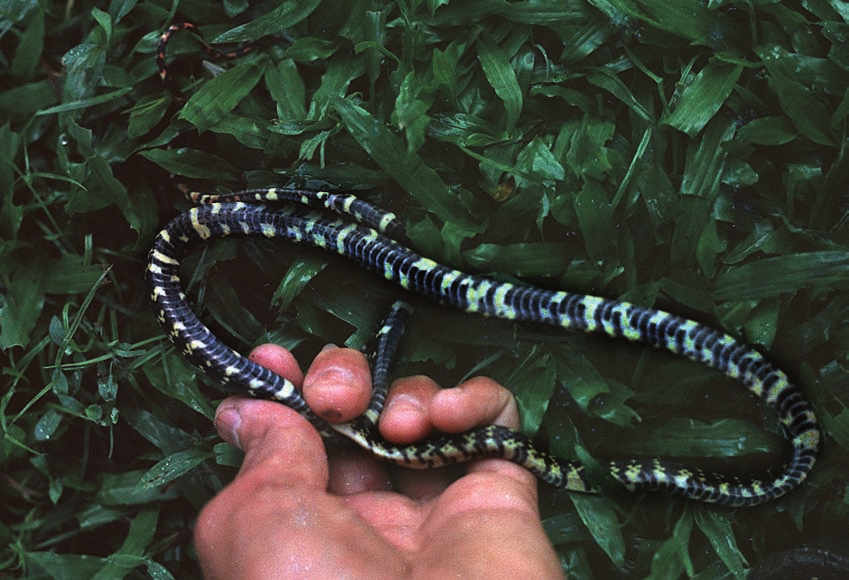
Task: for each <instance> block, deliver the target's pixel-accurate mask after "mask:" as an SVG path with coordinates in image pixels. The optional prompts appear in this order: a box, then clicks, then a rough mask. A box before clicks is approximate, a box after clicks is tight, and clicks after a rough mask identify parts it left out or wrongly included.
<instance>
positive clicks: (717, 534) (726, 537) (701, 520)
mask: <svg viewBox="0 0 849 580" xmlns="http://www.w3.org/2000/svg"><path fill="white" fill-rule="evenodd" d="M694 511H695V516H696V525H697V526H699V529H700V530H701V531H702V532H703V533H704V535H705V536H707V538H708V541H709V542H710V544H711V546H713V549H714V550H715V551H716V553H717V554H718V555H719V557H720V559H721V560H722V561H723V562H724V563H725V565H726V566H727V567H728V570H729V571H730V572H731V574H732V575H733V576H734V577H735V578H739V579H743V578H745V577H746V564H747V561H746V557H745V556H744V555H743V553H742V552H741V551H740V548H739V547H738V546H737V542H736V541H735V537H734V530H733V529H732V527H731V522H732V520H733V516H732V515H731V513H730V512H724V511H718V510H711V509H706V508H704V507H702V506H698V507H697V508H696V509H695V510H694Z"/></svg>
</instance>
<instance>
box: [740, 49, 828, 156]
mask: <svg viewBox="0 0 849 580" xmlns="http://www.w3.org/2000/svg"><path fill="white" fill-rule="evenodd" d="M756 52H757V54H758V56H759V57H760V58H761V60H762V61H763V63H764V66H766V69H767V72H768V73H769V76H768V77H767V81H768V82H769V86H770V87H771V88H772V89H773V90H774V91H775V93H776V94H777V95H778V100H779V102H780V103H781V108H782V109H783V110H784V113H785V114H786V115H787V116H788V117H789V118H790V120H791V121H793V124H794V125H795V126H796V129H798V130H799V132H800V133H801V134H802V135H804V136H805V137H807V138H808V139H810V140H811V141H813V142H814V143H819V144H820V145H831V144H833V143H834V140H833V139H832V137H831V134H830V133H831V131H830V129H829V127H830V123H831V111H829V107H828V106H827V105H826V104H825V103H824V102H823V100H822V98H821V97H820V95H818V94H816V93H815V92H814V91H813V90H812V89H811V88H810V87H808V86H806V85H805V84H804V83H802V82H801V81H799V80H797V79H798V70H797V67H798V66H799V62H798V60H796V59H794V58H793V56H792V55H791V54H790V53H788V52H787V51H786V50H784V49H783V48H781V47H780V46H777V45H766V46H761V47H758V48H757V49H756Z"/></svg>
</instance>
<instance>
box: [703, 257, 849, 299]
mask: <svg viewBox="0 0 849 580" xmlns="http://www.w3.org/2000/svg"><path fill="white" fill-rule="evenodd" d="M847 283H849V254H847V253H846V252H843V251H822V252H806V253H799V254H789V255H787V256H775V257H772V258H763V259H761V260H757V261H754V262H747V263H745V264H743V265H741V266H738V267H735V268H731V269H729V270H728V271H727V272H725V273H723V274H720V275H719V276H717V278H716V280H715V281H714V284H713V295H714V298H716V300H746V299H749V298H755V297H765V296H775V295H777V294H783V293H785V292H794V291H796V290H799V289H802V288H845V287H846V284H847Z"/></svg>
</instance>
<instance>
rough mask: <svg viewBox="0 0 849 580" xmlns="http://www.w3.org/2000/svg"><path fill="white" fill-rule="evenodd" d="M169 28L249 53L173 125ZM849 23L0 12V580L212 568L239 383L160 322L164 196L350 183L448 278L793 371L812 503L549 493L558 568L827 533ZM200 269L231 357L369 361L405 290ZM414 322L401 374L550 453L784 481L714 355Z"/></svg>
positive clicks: (834, 445) (837, 414) (293, 254)
mask: <svg viewBox="0 0 849 580" xmlns="http://www.w3.org/2000/svg"><path fill="white" fill-rule="evenodd" d="M185 20H189V21H192V22H194V23H195V24H196V25H198V26H199V27H200V29H201V30H202V31H203V32H204V34H205V36H206V38H207V39H209V40H210V41H212V42H213V43H215V44H216V45H217V46H222V47H226V48H227V49H230V48H233V47H237V46H241V45H242V44H243V43H246V42H251V41H257V44H256V47H255V50H253V51H252V52H250V53H249V54H247V55H245V56H243V57H240V58H238V59H235V60H226V61H217V62H215V63H214V64H204V62H203V60H204V58H205V56H204V52H203V51H202V46H201V44H200V43H199V41H198V40H197V38H196V37H195V36H194V35H192V34H189V33H180V34H177V35H175V36H174V38H173V42H172V43H171V45H170V47H169V62H173V64H172V66H171V68H172V71H173V74H174V78H175V80H176V81H177V82H178V84H179V85H180V86H181V87H182V89H183V91H184V93H185V95H186V96H187V100H186V101H184V102H181V101H179V100H177V99H175V98H174V97H173V96H172V95H171V94H170V93H169V92H168V91H167V90H166V88H165V87H164V86H163V84H162V83H161V82H160V80H159V78H158V75H157V71H156V65H155V51H156V48H157V43H158V37H159V35H160V34H161V33H162V32H163V31H164V30H165V29H166V27H167V26H168V25H169V24H172V23H176V22H181V21H185ZM847 21H849V10H847V8H846V5H845V3H843V2H842V1H840V0H805V1H802V2H784V3H775V2H772V1H761V0H750V1H748V2H743V1H739V2H735V1H711V2H702V1H697V0H557V1H554V0H528V1H523V2H513V3H509V2H506V1H504V0H465V1H460V0H453V1H451V2H449V1H448V0H426V1H422V0H400V1H399V2H397V3H396V2H384V1H380V0H370V1H365V0H352V1H346V2H341V1H337V2H331V1H328V0H325V1H322V0H305V1H303V2H297V3H295V2H284V3H280V2H276V1H275V2H271V1H262V2H254V3H251V4H250V5H249V4H248V3H247V2H243V1H239V0H231V1H228V2H223V3H213V2H204V1H200V0H190V1H183V2H180V3H179V4H178V3H176V2H174V3H172V2H167V1H165V0H140V1H136V0H123V1H122V0H114V1H113V2H111V3H109V5H108V7H107V6H106V3H98V2H93V1H92V0H77V1H76V2H68V3H66V4H62V3H58V2H49V1H47V0H45V1H44V2H41V3H38V2H34V1H33V2H20V1H18V0H0V30H2V32H3V34H2V36H1V37H0V47H2V51H0V86H2V87H3V91H2V93H0V348H2V352H3V358H2V365H3V378H2V385H3V387H2V391H0V428H2V436H3V440H2V446H0V493H2V497H0V500H2V501H0V577H10V578H17V577H28V578H58V579H66V578H98V579H101V578H104V579H105V578H145V577H152V578H155V579H165V578H181V579H183V578H198V577H199V572H198V567H197V563H196V561H195V558H194V554H193V551H192V548H191V541H190V540H191V529H192V522H193V519H194V517H195V516H196V514H197V512H198V510H199V509H200V507H201V506H202V505H203V504H204V503H205V502H206V501H208V500H209V499H210V498H211V497H212V496H213V495H214V494H215V493H216V491H218V490H219V489H221V487H222V486H223V485H225V484H226V482H227V481H228V480H229V479H230V478H231V477H232V476H233V474H234V473H235V469H234V466H235V465H238V461H239V457H238V455H237V454H236V453H235V452H233V451H232V450H230V449H228V448H227V447H226V446H225V445H224V444H222V443H221V442H220V440H219V439H218V438H217V437H216V436H215V434H214V430H213V428H212V425H211V421H210V419H211V417H212V413H213V409H214V405H215V403H216V401H217V400H220V399H221V398H222V397H223V396H224V393H223V392H222V391H221V390H220V389H218V388H217V387H215V386H214V385H210V384H208V383H207V382H205V381H204V380H202V379H200V378H199V377H197V376H196V373H195V372H194V371H193V370H192V369H191V368H190V367H188V366H187V365H186V363H184V362H183V360H182V358H181V357H180V356H179V355H178V354H177V353H175V352H174V351H173V349H172V348H171V347H170V345H169V343H167V341H165V340H164V339H163V334H162V331H161V329H159V327H158V326H157V325H156V323H155V321H154V319H153V316H152V315H151V312H150V310H149V307H148V304H147V295H146V294H147V292H146V289H145V288H144V285H143V269H144V264H145V259H146V252H147V249H148V246H149V244H150V243H151V240H152V238H153V236H154V235H155V233H156V231H158V229H159V227H160V226H161V225H162V224H163V223H164V222H165V221H166V220H167V219H168V218H170V217H172V216H174V215H176V213H177V212H179V211H181V210H182V209H185V208H186V207H188V202H187V201H186V200H184V199H183V198H182V196H181V195H180V193H179V191H178V190H177V189H176V187H175V183H176V182H177V181H187V182H190V183H192V184H193V185H195V186H198V187H203V188H206V189H209V190H213V191H215V190H233V189H240V188H244V187H247V186H250V187H255V186H265V185H285V184H289V183H294V184H297V185H307V186H310V185H320V186H323V185H325V184H332V185H333V186H337V187H340V188H343V189H353V190H358V191H360V192H361V194H362V195H363V196H364V197H366V198H368V199H371V200H372V201H375V202H376V203H379V204H380V205H383V206H385V207H387V208H390V209H392V210H394V211H396V213H398V214H399V215H400V216H401V218H402V219H403V220H404V221H405V223H406V224H407V230H408V232H409V235H410V238H411V239H412V241H413V244H414V245H415V247H416V248H418V249H419V250H421V251H422V252H424V253H425V254H427V255H428V256H430V257H432V258H434V259H438V260H441V261H444V262H447V263H450V264H452V265H455V266H458V267H461V268H463V269H467V270H473V271H478V272H486V273H495V274H496V275H498V276H501V277H504V278H520V277H521V278H526V279H529V280H531V281H533V282H535V283H538V284H542V285H545V286H548V287H552V288H563V289H570V290H575V291H581V292H592V293H595V294H601V295H605V296H612V297H623V298H626V299H629V300H632V301H636V302H639V303H642V304H646V305H657V306H660V307H663V308H665V309H668V310H672V311H674V312H676V313H679V314H682V315H685V316H689V317H692V318H696V319H699V320H702V321H705V322H708V323H710V324H712V325H715V326H718V327H721V328H723V329H725V330H726V331H728V332H730V333H732V334H734V335H737V336H740V337H742V338H743V339H744V340H746V341H747V342H750V343H752V344H755V345H757V346H758V347H760V348H761V349H763V350H764V351H767V352H769V355H770V357H771V358H772V359H773V360H775V361H777V362H778V363H780V364H781V365H782V366H783V368H785V369H787V370H788V372H789V373H790V374H791V375H792V376H794V377H796V378H797V379H798V380H799V382H800V384H801V385H802V388H803V390H804V391H805V393H806V394H807V395H808V397H809V398H810V399H811V400H812V401H813V403H814V405H815V407H816V410H817V412H818V414H819V416H820V418H821V420H822V424H823V428H824V432H825V444H824V446H823V451H822V454H821V459H820V462H819V463H818V464H817V467H816V470H815V472H814V473H813V476H812V478H811V480H810V483H809V484H808V485H806V486H805V487H804V488H803V489H801V490H800V491H799V492H797V493H795V494H793V495H791V496H790V497H787V498H785V499H782V500H780V501H778V502H774V503H771V504H768V505H766V506H764V507H761V508H755V509H751V510H739V511H733V510H727V509H722V508H712V507H705V506H702V505H696V504H693V503H692V502H687V501H682V500H674V499H669V498H665V497H651V498H640V497H635V496H631V495H628V494H619V493H615V492H614V493H612V495H611V496H609V497H589V496H580V495H576V494H569V493H566V492H554V491H551V490H548V489H544V490H543V493H542V497H541V509H542V512H543V519H544V525H545V526H546V529H547V530H548V532H549V534H550V537H551V539H552V541H553V542H554V544H555V545H556V548H557V550H558V552H559V553H560V554H561V556H562V560H563V564H564V569H566V570H567V571H568V573H569V576H570V578H577V579H585V578H616V577H622V578H626V577H627V578H656V579H668V578H677V577H694V578H699V579H708V578H710V579H713V578H743V577H745V575H746V571H747V569H749V568H750V567H757V566H759V565H760V564H761V562H762V561H764V560H765V559H766V558H768V557H769V555H770V554H773V553H775V552H778V551H782V550H793V549H794V548H797V547H799V546H800V545H802V544H803V543H809V544H814V545H816V543H817V542H820V541H822V540H825V539H828V538H833V537H838V538H842V537H843V535H842V534H845V532H844V530H845V523H846V521H847V520H846V518H847V509H849V493H848V492H849V489H847V480H846V476H845V474H846V473H847V469H849V454H847V449H849V412H847V410H846V405H845V401H847V400H849V376H847V371H846V369H847V361H846V353H847V352H849V331H847V328H849V326H847V324H846V322H847V320H849V293H847V291H846V289H847V287H849V251H847V250H849V220H847V215H849V193H847V189H846V183H849V159H847V155H846V145H847V144H848V143H849V140H847V137H846V129H847V123H846V115H847V112H849V98H847V95H848V94H849V92H847V89H848V88H849V41H847V39H849V24H847ZM219 43H225V44H219ZM171 174H174V175H175V176H176V178H172V177H171V176H170V175H171ZM189 262H191V263H190V264H188V266H189V268H190V271H192V272H194V274H193V275H192V276H190V278H191V280H192V281H191V294H192V296H193V297H194V299H195V301H196V302H197V303H199V304H201V311H202V313H203V316H204V318H205V319H206V320H208V321H209V322H210V324H212V325H213V326H214V328H216V329H217V331H218V332H219V334H220V335H221V336H222V337H224V338H225V339H226V340H227V341H228V343H230V344H231V345H233V346H234V347H236V348H239V349H241V350H243V351H247V350H248V349H249V348H250V347H251V346H252V345H255V344H257V343H259V342H263V341H266V340H269V339H271V340H275V341H277V342H280V343H281V344H284V345H287V346H289V347H294V348H295V349H296V353H297V354H298V355H299V357H300V358H301V360H303V361H305V362H306V361H308V360H309V359H310V357H311V356H312V355H313V354H314V353H315V352H316V350H317V349H318V348H320V346H321V345H322V344H324V343H325V342H327V341H334V342H337V343H347V344H351V345H360V344H362V343H363V342H364V341H366V340H367V339H368V337H369V335H370V333H371V332H373V331H374V329H375V327H376V326H377V324H378V322H379V319H380V317H381V314H382V311H383V310H384V309H385V308H386V307H387V306H388V304H389V303H390V302H391V301H392V300H393V299H394V298H395V296H396V293H397V290H396V289H394V288H392V287H387V286H386V285H385V284H384V283H381V282H379V281H377V280H376V279H374V278H373V277H370V276H368V275H367V274H361V273H359V272H356V271H354V269H353V268H352V267H351V266H349V265H348V264H345V263H340V260H338V259H333V258H331V257H328V256H327V255H325V254H324V253H322V252H320V251H313V250H311V249H303V248H297V249H296V248H292V247H285V246H280V245H275V244H270V243H260V242H230V241H228V242H226V243H217V244H214V245H211V246H209V247H208V248H204V249H203V251H202V252H198V253H197V254H195V255H194V256H193V258H192V260H189ZM281 280H283V281H284V283H283V284H281V285H280V287H277V284H278V283H279V282H280V281H281ZM417 308H418V310H417V311H418V312H420V313H422V314H421V315H420V316H418V317H414V319H413V321H412V322H411V329H410V331H408V334H410V335H413V336H414V337H415V340H409V339H408V340H407V341H406V342H405V346H404V348H403V353H402V360H401V365H400V370H399V372H402V373H409V372H417V371H422V370H423V371H426V372H428V373H430V374H434V375H435V376H436V378H438V379H439V380H440V381H441V382H443V383H444V384H446V385H450V384H451V383H452V382H454V381H457V380H460V379H461V378H462V377H464V376H466V375H467V374H469V373H472V372H478V373H484V374H488V375H492V376H495V377H496V378H498V379H499V380H501V381H504V382H505V384H507V385H508V386H509V387H510V388H511V389H512V390H513V391H514V392H515V393H516V395H517V397H518V399H519V401H520V404H521V407H522V411H523V421H524V426H525V429H526V431H527V432H529V433H532V434H533V433H537V437H538V439H539V440H540V441H541V442H542V443H545V444H547V445H548V446H549V447H550V448H551V449H552V450H553V451H555V452H556V453H557V454H559V455H564V456H571V457H575V456H577V457H580V458H582V459H588V460H589V461H590V462H591V461H592V460H591V458H592V457H596V458H602V457H610V456H630V455H649V456H655V455H663V456H669V455H679V456H683V457H686V458H689V459H688V461H689V462H691V463H693V464H695V465H710V466H713V465H716V466H718V468H719V469H723V470H733V469H740V471H743V472H745V471H746V470H747V468H751V466H752V465H753V464H754V463H753V459H752V458H751V457H750V455H751V454H756V453H762V452H764V451H766V452H769V453H771V455H768V456H767V459H766V460H765V461H764V462H763V463H764V464H765V465H773V464H775V463H776V462H780V455H778V453H780V452H781V451H782V450H784V449H785V447H784V445H785V443H786V442H784V441H782V440H781V438H780V437H779V436H777V435H776V433H777V432H778V429H777V422H776V421H775V419H774V418H773V417H772V416H770V414H769V413H768V412H767V411H765V410H762V409H761V408H760V407H758V406H757V405H755V404H754V403H753V402H751V398H750V397H749V396H748V395H747V394H746V393H745V391H744V389H741V388H739V386H737V385H735V384H729V385H725V384H724V383H725V382H726V381H722V380H720V379H719V378H717V377H716V375H715V374H713V373H710V372H707V371H705V370H704V369H702V368H701V367H699V366H698V365H694V364H691V363H688V362H686V361H680V360H677V359H674V358H671V357H667V356H664V355H663V354H662V353H657V352H653V351H652V352H647V351H646V349H642V348H635V347H633V346H630V345H627V344H619V343H617V342H614V341H606V340H603V339H596V338H591V337H585V336H582V335H566V336H564V335H563V334H562V333H555V332H550V331H543V330H540V329H538V328H536V327H525V326H519V327H514V326H511V325H510V324H506V323H502V322H494V321H489V320H482V319H477V318H473V317H469V316H467V315H462V314H459V313H456V312H448V311H444V310H440V309H439V308H438V307H436V306H430V305H427V304H424V303H422V304H418V305H417ZM165 460H167V461H165Z"/></svg>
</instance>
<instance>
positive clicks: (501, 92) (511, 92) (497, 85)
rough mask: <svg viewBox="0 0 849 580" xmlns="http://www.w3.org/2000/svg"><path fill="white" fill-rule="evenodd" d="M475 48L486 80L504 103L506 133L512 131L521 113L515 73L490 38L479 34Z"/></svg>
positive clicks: (519, 92) (520, 90)
mask: <svg viewBox="0 0 849 580" xmlns="http://www.w3.org/2000/svg"><path fill="white" fill-rule="evenodd" d="M476 46H477V49H478V58H479V59H480V63H481V68H482V69H483V72H484V74H485V75H486V80H487V81H488V82H489V84H490V86H491V87H492V89H493V90H494V91H495V94H496V95H498V98H499V99H501V101H502V102H503V103H504V108H505V110H506V111H507V118H506V121H505V124H506V127H507V131H508V132H509V131H512V130H513V129H514V128H515V127H516V123H517V122H518V120H519V115H520V114H521V113H522V89H521V88H519V82H518V81H517V80H516V73H515V72H514V71H513V67H512V66H511V65H510V61H509V60H508V58H507V54H505V52H504V51H503V50H502V49H501V47H500V46H498V44H497V43H496V42H495V39H494V38H492V36H490V35H489V34H486V33H481V35H480V37H479V38H478V42H477V45H476Z"/></svg>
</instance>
